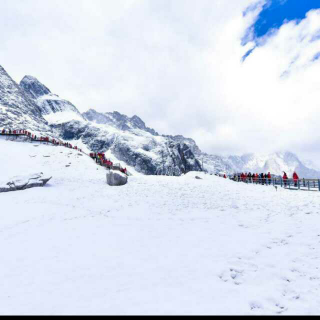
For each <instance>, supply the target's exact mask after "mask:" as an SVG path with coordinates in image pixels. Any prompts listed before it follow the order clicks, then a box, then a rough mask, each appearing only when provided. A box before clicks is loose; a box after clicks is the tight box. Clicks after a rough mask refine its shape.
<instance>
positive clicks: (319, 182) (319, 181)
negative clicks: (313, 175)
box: [318, 179, 320, 191]
mask: <svg viewBox="0 0 320 320" xmlns="http://www.w3.org/2000/svg"><path fill="white" fill-rule="evenodd" d="M318 188H319V191H320V179H319V180H318Z"/></svg>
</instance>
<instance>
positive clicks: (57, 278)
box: [0, 139, 320, 315]
mask: <svg viewBox="0 0 320 320" xmlns="http://www.w3.org/2000/svg"><path fill="white" fill-rule="evenodd" d="M0 150H1V152H0V168H1V171H0V172H1V176H0V180H1V181H3V180H5V179H7V178H9V177H12V176H15V175H23V174H27V173H35V172H44V173H45V174H48V175H52V176H53V179H52V180H51V181H50V183H49V184H48V186H47V187H45V188H37V189H30V190H26V191H21V192H12V193H6V194H0V204H1V206H0V208H1V210H0V248H1V253H2V254H1V256H2V263H1V264H0V277H1V279H0V280H1V281H0V283H1V290H0V314H253V315H254V314H319V313H320V301H319V300H320V298H319V297H320V295H319V289H320V275H319V262H320V261H319V260H320V230H319V227H318V224H319V213H320V193H317V192H296V191H291V192H290V191H288V190H278V192H276V190H275V189H274V188H273V187H266V186H253V185H245V184H242V183H235V182H232V181H228V180H225V179H221V178H217V177H215V176H209V175H205V174H201V173H189V174H188V175H186V176H183V177H179V178H178V177H147V176H133V177H130V179H129V184H128V185H126V186H124V187H120V188H112V187H109V186H107V185H106V178H105V173H106V172H105V169H104V168H101V167H98V166H96V165H95V163H94V162H93V161H92V160H91V159H90V158H88V157H86V156H82V155H80V154H79V153H78V152H77V151H75V150H69V149H65V148H62V147H53V146H45V145H41V146H35V145H33V144H30V143H18V142H8V141H4V140H1V139H0ZM196 175H197V176H200V177H202V179H203V180H196V179H195V176H196Z"/></svg>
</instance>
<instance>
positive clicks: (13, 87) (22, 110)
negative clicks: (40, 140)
mask: <svg viewBox="0 0 320 320" xmlns="http://www.w3.org/2000/svg"><path fill="white" fill-rule="evenodd" d="M0 127H1V128H4V129H10V128H11V129H25V128H27V129H29V130H31V131H33V132H35V133H39V132H43V133H46V134H49V135H52V134H54V133H52V129H51V128H50V127H49V126H48V123H47V121H46V120H45V119H44V117H43V116H42V112H41V109H40V108H39V106H38V105H37V104H36V103H35V101H34V100H33V99H32V98H31V97H30V96H29V95H28V94H27V93H26V92H25V91H24V90H23V89H22V88H21V87H20V86H19V85H18V84H17V83H16V82H15V81H14V80H13V79H12V78H11V77H10V76H9V75H8V73H7V72H6V71H5V70H4V69H3V68H2V67H1V66H0Z"/></svg>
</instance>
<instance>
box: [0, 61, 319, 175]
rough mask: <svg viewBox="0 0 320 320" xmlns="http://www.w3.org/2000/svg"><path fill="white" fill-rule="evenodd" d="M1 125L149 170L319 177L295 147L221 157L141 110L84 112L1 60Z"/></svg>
mask: <svg viewBox="0 0 320 320" xmlns="http://www.w3.org/2000/svg"><path fill="white" fill-rule="evenodd" d="M0 128H11V129H28V130H30V131H33V132H35V133H41V134H43V135H49V136H53V137H59V138H61V139H64V140H67V141H71V142H72V143H75V144H77V145H78V146H81V147H82V148H83V149H85V150H87V151H94V152H106V153H107V155H108V157H109V158H111V159H112V160H113V161H115V162H117V161H120V162H122V164H123V165H128V166H130V167H132V168H134V170H136V171H137V172H141V173H144V174H148V175H154V174H167V175H180V174H182V173H186V172H189V171H202V170H205V171H208V172H210V173H219V172H225V173H228V174H232V173H234V172H242V171H247V172H249V171H251V172H269V171H270V172H272V173H274V174H279V175H280V174H282V172H283V171H286V172H287V173H288V174H289V175H291V174H292V173H293V171H297V172H298V173H299V175H300V176H301V177H305V178H318V177H320V172H318V171H316V170H313V169H310V168H309V167H308V165H306V164H304V163H303V162H301V161H300V160H299V159H298V157H297V156H296V155H294V154H292V153H289V152H287V153H275V154H272V155H266V156H261V155H253V154H249V155H244V156H242V157H239V156H230V157H221V156H218V155H211V154H207V153H204V152H202V151H201V150H200V148H199V147H198V145H197V144H196V142H195V141H194V140H193V139H190V138H185V137H184V136H182V135H177V136H170V135H160V134H159V133H157V132H156V131H155V130H154V129H152V128H149V127H147V126H146V124H145V123H144V121H143V120H142V119H141V118H139V117H138V116H133V117H128V116H126V115H124V114H121V113H119V112H107V113H100V112H97V111H95V110H93V109H90V110H88V111H87V112H85V113H83V114H81V113H80V112H79V110H78V109H77V108H76V106H74V105H73V104H72V103H71V102H69V101H67V100H64V99H62V98H60V97H59V96H57V95H55V94H53V93H51V91H50V89H49V88H48V87H47V86H45V85H44V84H42V83H41V82H40V81H39V80H38V79H36V78H34V77H32V76H25V77H24V78H23V79H22V81H21V82H20V85H18V84H17V83H15V82H14V81H13V80H12V79H11V78H10V76H9V75H8V74H7V73H6V71H5V70H4V69H3V68H2V67H1V66H0Z"/></svg>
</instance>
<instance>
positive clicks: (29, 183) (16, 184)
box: [0, 172, 52, 193]
mask: <svg viewBox="0 0 320 320" xmlns="http://www.w3.org/2000/svg"><path fill="white" fill-rule="evenodd" d="M51 178H52V177H47V176H45V175H44V174H43V173H42V172H41V173H37V174H33V175H29V176H24V177H14V178H12V179H11V180H10V181H9V182H8V183H6V184H5V185H0V193H3V192H10V191H19V190H26V189H30V188H36V187H44V186H45V185H46V184H47V183H48V182H49V181H50V180H51Z"/></svg>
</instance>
